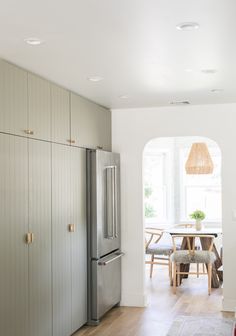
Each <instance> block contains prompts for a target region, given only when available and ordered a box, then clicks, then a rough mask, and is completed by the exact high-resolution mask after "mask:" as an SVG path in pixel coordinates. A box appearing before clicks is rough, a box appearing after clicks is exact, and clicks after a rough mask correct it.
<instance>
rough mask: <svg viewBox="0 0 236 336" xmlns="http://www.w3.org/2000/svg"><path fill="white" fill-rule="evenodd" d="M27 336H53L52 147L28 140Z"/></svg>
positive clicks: (45, 143) (41, 142)
mask: <svg viewBox="0 0 236 336" xmlns="http://www.w3.org/2000/svg"><path fill="white" fill-rule="evenodd" d="M28 153H29V158H28V162H29V163H28V166H29V194H28V197H29V232H32V233H33V241H32V243H31V244H29V307H30V309H29V335H32V336H52V256H51V254H52V253H51V144H50V143H48V142H45V141H36V140H33V139H29V140H28Z"/></svg>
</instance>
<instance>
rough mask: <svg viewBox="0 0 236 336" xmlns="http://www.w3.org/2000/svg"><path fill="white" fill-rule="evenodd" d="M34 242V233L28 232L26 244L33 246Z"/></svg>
mask: <svg viewBox="0 0 236 336" xmlns="http://www.w3.org/2000/svg"><path fill="white" fill-rule="evenodd" d="M33 241H34V234H33V233H32V232H27V233H26V235H25V242H26V244H27V245H29V244H32V243H33Z"/></svg>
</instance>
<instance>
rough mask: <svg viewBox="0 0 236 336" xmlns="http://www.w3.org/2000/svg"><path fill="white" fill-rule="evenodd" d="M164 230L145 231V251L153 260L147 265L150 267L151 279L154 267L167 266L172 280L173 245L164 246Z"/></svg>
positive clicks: (148, 229)
mask: <svg viewBox="0 0 236 336" xmlns="http://www.w3.org/2000/svg"><path fill="white" fill-rule="evenodd" d="M163 231H164V230H163V229H157V228H146V229H145V251H146V254H148V255H150V256H151V260H146V261H145V263H146V264H148V265H151V266H150V278H152V273H153V265H165V266H168V268H169V277H170V279H172V273H171V272H172V266H171V261H170V255H171V254H172V253H173V246H172V244H162V243H161V242H160V240H161V238H162V237H163Z"/></svg>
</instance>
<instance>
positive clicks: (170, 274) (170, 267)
mask: <svg viewBox="0 0 236 336" xmlns="http://www.w3.org/2000/svg"><path fill="white" fill-rule="evenodd" d="M169 278H170V284H171V281H172V262H171V260H170V258H169Z"/></svg>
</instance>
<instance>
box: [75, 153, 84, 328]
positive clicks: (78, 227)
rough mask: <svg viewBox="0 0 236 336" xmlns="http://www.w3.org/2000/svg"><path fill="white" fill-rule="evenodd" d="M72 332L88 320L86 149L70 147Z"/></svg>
mask: <svg viewBox="0 0 236 336" xmlns="http://www.w3.org/2000/svg"><path fill="white" fill-rule="evenodd" d="M71 222H72V223H73V224H74V225H75V231H74V232H73V233H72V234H71V266H72V268H71V271H72V275H71V276H72V281H71V284H72V332H75V331H76V330H77V329H79V328H80V327H81V326H82V325H83V324H85V323H86V321H87V244H86V241H87V236H86V150H85V149H79V148H75V147H71Z"/></svg>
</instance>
